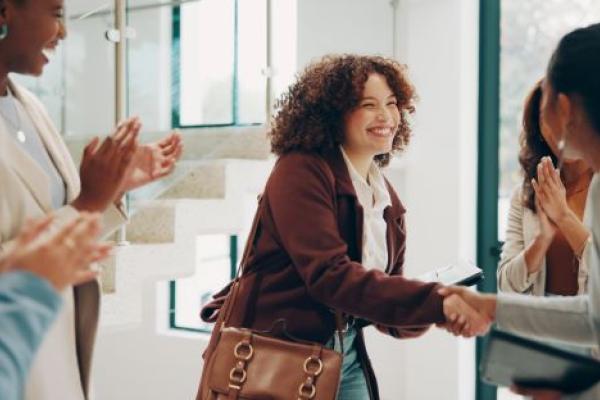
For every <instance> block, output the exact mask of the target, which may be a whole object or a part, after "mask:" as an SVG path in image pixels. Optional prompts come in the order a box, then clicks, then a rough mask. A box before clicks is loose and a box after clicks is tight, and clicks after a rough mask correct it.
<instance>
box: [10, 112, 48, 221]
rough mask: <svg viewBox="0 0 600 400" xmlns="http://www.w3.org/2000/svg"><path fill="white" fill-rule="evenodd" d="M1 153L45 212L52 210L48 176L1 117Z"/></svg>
mask: <svg viewBox="0 0 600 400" xmlns="http://www.w3.org/2000/svg"><path fill="white" fill-rule="evenodd" d="M0 154H1V157H2V159H4V160H6V164H7V165H9V166H10V167H11V168H12V169H13V170H14V171H15V173H16V174H17V176H19V178H20V179H21V180H22V181H23V184H24V186H25V187H26V188H27V189H28V190H29V191H30V192H31V195H32V196H33V198H34V199H35V200H36V202H37V203H38V204H39V206H40V207H41V209H42V210H44V212H49V211H51V210H52V200H51V197H50V190H49V185H50V183H49V181H48V176H47V175H46V173H45V172H44V170H43V169H42V168H41V167H40V166H39V164H38V163H37V162H36V161H35V160H34V159H33V158H32V157H31V156H30V155H29V154H27V153H26V152H25V151H24V150H23V149H21V148H20V147H19V145H18V144H17V143H16V141H15V139H14V137H12V134H11V133H10V132H9V131H8V129H7V127H6V125H5V123H4V120H3V119H1V118H0Z"/></svg>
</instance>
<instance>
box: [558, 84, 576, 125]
mask: <svg viewBox="0 0 600 400" xmlns="http://www.w3.org/2000/svg"><path fill="white" fill-rule="evenodd" d="M556 111H557V114H558V123H559V124H560V128H561V130H562V131H563V132H564V131H565V130H566V129H567V127H570V126H572V125H573V122H574V121H573V118H574V117H575V116H574V115H573V99H572V98H571V97H570V96H568V95H566V94H564V93H559V94H558V96H557V98H556Z"/></svg>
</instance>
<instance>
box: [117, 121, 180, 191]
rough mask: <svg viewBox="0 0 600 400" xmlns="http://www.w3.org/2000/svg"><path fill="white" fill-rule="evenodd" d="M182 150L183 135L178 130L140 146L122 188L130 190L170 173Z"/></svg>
mask: <svg viewBox="0 0 600 400" xmlns="http://www.w3.org/2000/svg"><path fill="white" fill-rule="evenodd" d="M182 151H183V146H182V143H181V135H179V134H178V133H176V132H172V133H171V134H170V135H168V136H166V137H164V138H163V139H161V140H159V141H157V142H154V143H150V144H146V145H143V146H138V147H137V149H136V151H135V153H134V155H133V160H132V162H131V164H130V165H129V168H128V169H127V171H126V173H125V179H124V182H123V187H122V190H123V191H124V192H128V191H130V190H133V189H136V188H138V187H140V186H143V185H145V184H147V183H150V182H153V181H155V180H158V179H160V178H163V177H165V176H167V175H169V174H170V173H171V172H173V169H174V168H175V163H176V162H177V160H178V159H179V157H180V156H181V153H182Z"/></svg>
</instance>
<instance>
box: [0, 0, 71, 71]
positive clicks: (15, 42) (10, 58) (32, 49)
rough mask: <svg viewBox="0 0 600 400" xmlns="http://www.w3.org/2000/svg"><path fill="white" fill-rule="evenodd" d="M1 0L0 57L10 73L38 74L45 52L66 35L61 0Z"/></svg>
mask: <svg viewBox="0 0 600 400" xmlns="http://www.w3.org/2000/svg"><path fill="white" fill-rule="evenodd" d="M14 1H15V0H5V1H4V4H5V5H6V6H5V8H4V13H3V14H2V15H1V16H0V22H2V23H4V22H5V23H7V24H8V36H7V37H6V38H5V39H4V40H2V41H0V57H1V58H2V60H3V61H4V62H5V63H6V67H7V68H8V70H9V71H10V72H18V73H21V74H28V75H35V76H39V75H41V74H42V71H43V69H44V66H45V65H46V64H47V63H48V61H49V60H48V57H49V55H50V54H51V53H52V52H53V51H54V50H55V48H56V46H58V43H59V41H60V40H62V39H64V38H65V36H66V31H65V25H64V9H63V0H24V1H22V3H23V4H22V5H19V4H16V3H15V2H14Z"/></svg>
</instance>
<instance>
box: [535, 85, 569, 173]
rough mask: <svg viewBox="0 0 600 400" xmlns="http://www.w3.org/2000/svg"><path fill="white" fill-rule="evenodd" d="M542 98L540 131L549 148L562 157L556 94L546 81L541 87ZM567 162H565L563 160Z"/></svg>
mask: <svg viewBox="0 0 600 400" xmlns="http://www.w3.org/2000/svg"><path fill="white" fill-rule="evenodd" d="M541 90H542V98H541V100H540V130H541V132H542V136H543V137H544V140H545V141H546V143H548V147H550V150H552V153H554V155H555V156H557V157H559V156H560V154H559V153H560V151H559V148H558V143H559V142H560V139H561V136H562V132H561V128H560V122H559V118H558V113H557V107H556V104H555V99H554V94H553V92H552V89H551V87H550V86H549V85H548V84H547V83H546V80H545V79H544V80H543V81H542V85H541ZM563 161H565V160H563Z"/></svg>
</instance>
